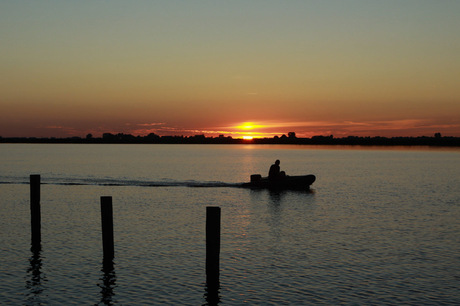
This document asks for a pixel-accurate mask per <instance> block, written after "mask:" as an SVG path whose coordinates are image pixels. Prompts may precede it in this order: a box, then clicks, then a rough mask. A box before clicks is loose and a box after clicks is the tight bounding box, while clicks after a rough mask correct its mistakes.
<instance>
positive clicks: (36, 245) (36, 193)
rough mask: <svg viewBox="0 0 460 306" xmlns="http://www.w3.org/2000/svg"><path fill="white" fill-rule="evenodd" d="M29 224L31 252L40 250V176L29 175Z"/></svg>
mask: <svg viewBox="0 0 460 306" xmlns="http://www.w3.org/2000/svg"><path fill="white" fill-rule="evenodd" d="M30 217H31V219H30V221H31V222H30V224H31V232H32V251H39V250H40V249H41V213H40V175H39V174H31V175H30Z"/></svg>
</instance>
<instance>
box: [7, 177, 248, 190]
mask: <svg viewBox="0 0 460 306" xmlns="http://www.w3.org/2000/svg"><path fill="white" fill-rule="evenodd" d="M29 183H30V182H29V178H0V185H2V184H29ZM41 184H42V185H64V186H113V187H117V186H131V187H195V188H199V187H203V188H204V187H214V188H215V187H241V185H242V183H226V182H218V181H195V180H187V181H176V180H171V179H164V180H160V181H144V180H130V179H126V180H123V179H111V178H103V179H101V178H84V179H80V178H44V177H42V178H41Z"/></svg>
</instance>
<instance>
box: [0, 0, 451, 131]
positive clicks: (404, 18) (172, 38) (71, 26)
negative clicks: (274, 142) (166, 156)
mask: <svg viewBox="0 0 460 306" xmlns="http://www.w3.org/2000/svg"><path fill="white" fill-rule="evenodd" d="M459 16H460V1H458V0H441V1H440V0H433V1H426V0H404V1H400V0H385V1H382V0H376V1H372V0H362V1H358V0H336V1H333V0H328V1H324V0H318V1H308V0H292V1H272V0H263V1H262V0H251V1H247V0H245V1H242V0H241V1H240V0H232V1H191V0H190V1H175V0H168V1H153V0H152V1H147V0H144V1H122V0H111V1H49V0H41V1H15V0H11V1H6V0H0V136H3V137H13V136H21V137H22V136H34V137H68V136H82V137H84V136H86V134H88V133H92V134H93V135H94V136H97V137H98V136H101V135H102V133H105V132H111V133H129V134H133V135H147V134H148V133H156V134H159V135H195V134H205V135H206V136H218V135H220V134H223V135H226V136H233V137H237V138H239V137H243V136H255V137H266V136H268V137H273V136H274V135H278V136H281V135H282V134H287V133H288V132H296V134H297V136H301V137H311V136H314V135H330V134H333V135H334V136H336V137H343V136H348V135H357V136H377V135H378V136H421V135H426V136H432V135H433V134H434V133H436V132H440V133H442V135H445V136H460V30H459V29H460V18H459Z"/></svg>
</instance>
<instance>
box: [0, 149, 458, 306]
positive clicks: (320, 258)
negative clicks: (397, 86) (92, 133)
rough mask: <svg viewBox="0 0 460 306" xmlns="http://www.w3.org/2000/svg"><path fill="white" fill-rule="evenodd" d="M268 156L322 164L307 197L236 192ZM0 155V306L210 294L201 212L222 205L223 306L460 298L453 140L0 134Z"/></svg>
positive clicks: (197, 301) (304, 169) (184, 299)
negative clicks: (50, 139) (366, 145)
mask: <svg viewBox="0 0 460 306" xmlns="http://www.w3.org/2000/svg"><path fill="white" fill-rule="evenodd" d="M275 159H280V160H281V167H282V169H283V170H285V171H286V172H287V173H288V174H292V175H302V174H310V173H311V174H315V175H316V176H317V181H316V182H315V183H314V184H313V185H312V190H311V192H307V191H284V192H270V191H268V190H250V189H243V188H237V186H238V185H239V184H240V183H242V182H244V181H247V180H248V179H249V175H250V174H253V173H261V174H263V175H266V172H267V171H268V168H269V166H270V164H271V163H273V162H274V160H275ZM0 160H1V161H0V218H1V223H0V258H2V260H1V261H0V279H1V282H0V304H2V305H4V304H11V305H39V304H42V305H64V304H71V303H73V304H77V305H94V304H100V305H104V304H120V305H145V304H170V305H202V304H206V303H207V302H208V301H210V299H211V298H210V297H209V296H208V292H207V289H206V276H205V253H206V247H205V221H206V220H205V219H206V206H220V207H221V209H222V237H221V258H220V268H221V270H220V290H219V292H218V299H219V301H220V303H221V304H222V305H225V304H226V305H241V304H244V303H247V304H249V305H254V304H260V305H299V304H302V305H317V304H325V305H333V304H361V305H379V304H380V305H394V304H411V305H420V304H424V305H430V304H432V305H449V304H450V305H456V304H457V305H458V304H460V293H459V292H460V290H459V289H460V285H459V284H460V238H459V237H460V222H459V221H458V220H459V219H460V188H459V186H460V151H459V150H447V151H439V150H432V149H429V148H422V149H417V150H416V149H411V148H402V149H401V148H400V149H384V150H382V149H362V148H347V147H332V148H328V147H309V146H250V145H246V146H239V145H223V146H213V145H210V146H208V145H197V146H193V145H28V144H27V145H26V144H14V145H9V144H1V145H0ZM35 173H38V174H41V180H42V184H43V185H42V186H41V213H42V250H41V252H40V253H35V254H33V253H32V252H31V251H30V208H29V207H30V206H29V205H30V204H29V185H28V180H29V175H30V174H35ZM107 195H108V196H112V198H113V209H114V231H115V260H114V266H113V269H103V264H102V242H101V220H100V197H101V196H107Z"/></svg>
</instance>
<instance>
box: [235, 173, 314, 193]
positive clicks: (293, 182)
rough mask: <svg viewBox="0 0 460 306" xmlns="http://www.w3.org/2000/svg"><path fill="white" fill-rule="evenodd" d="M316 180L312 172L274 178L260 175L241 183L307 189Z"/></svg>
mask: <svg viewBox="0 0 460 306" xmlns="http://www.w3.org/2000/svg"><path fill="white" fill-rule="evenodd" d="M315 180H316V177H315V176H314V175H313V174H309V175H300V176H285V177H282V178H279V179H275V180H269V179H268V178H267V177H262V178H259V179H257V180H251V182H249V183H243V187H245V188H254V189H274V190H283V189H292V190H308V189H310V185H311V184H313V182H314V181H315Z"/></svg>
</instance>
